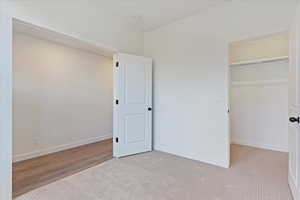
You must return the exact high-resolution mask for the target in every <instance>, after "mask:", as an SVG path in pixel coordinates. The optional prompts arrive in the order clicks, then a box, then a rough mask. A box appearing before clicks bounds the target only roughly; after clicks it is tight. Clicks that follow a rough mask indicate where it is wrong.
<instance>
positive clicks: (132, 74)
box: [113, 54, 152, 157]
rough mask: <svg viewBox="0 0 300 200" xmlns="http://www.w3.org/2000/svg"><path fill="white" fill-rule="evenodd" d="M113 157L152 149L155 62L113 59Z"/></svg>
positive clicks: (119, 56)
mask: <svg viewBox="0 0 300 200" xmlns="http://www.w3.org/2000/svg"><path fill="white" fill-rule="evenodd" d="M114 65H115V66H114V120H113V121H114V130H113V135H114V138H113V139H114V142H113V144H114V145H113V147H114V150H113V152H114V156H115V157H122V156H128V155H132V154H136V153H141V152H146V151H151V150H152V60H151V59H150V58H145V57H140V56H133V55H128V54H117V55H115V56H114Z"/></svg>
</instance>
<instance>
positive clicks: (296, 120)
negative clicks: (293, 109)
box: [290, 117, 300, 124]
mask: <svg viewBox="0 0 300 200" xmlns="http://www.w3.org/2000/svg"><path fill="white" fill-rule="evenodd" d="M290 122H292V123H295V122H297V123H298V124H299V123H300V117H297V118H296V117H291V118H290Z"/></svg>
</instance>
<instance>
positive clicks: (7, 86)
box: [0, 8, 119, 200]
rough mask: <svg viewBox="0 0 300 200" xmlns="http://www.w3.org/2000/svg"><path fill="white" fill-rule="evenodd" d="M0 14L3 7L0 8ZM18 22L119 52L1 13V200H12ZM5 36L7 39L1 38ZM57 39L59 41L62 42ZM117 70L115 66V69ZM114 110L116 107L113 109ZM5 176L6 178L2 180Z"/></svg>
mask: <svg viewBox="0 0 300 200" xmlns="http://www.w3.org/2000/svg"><path fill="white" fill-rule="evenodd" d="M0 11H2V10H1V8H0ZM15 23H24V24H25V25H26V26H28V27H29V28H33V29H35V30H37V31H42V32H43V33H45V34H49V35H47V36H51V35H52V36H55V35H56V36H58V37H60V38H59V39H60V40H63V39H64V38H65V39H67V38H68V39H69V40H70V41H68V43H67V44H69V45H71V46H76V45H78V46H80V45H85V46H81V47H82V48H83V49H84V48H91V49H92V50H94V51H99V52H102V53H103V56H111V57H112V58H113V55H115V54H117V53H118V52H119V51H118V50H117V49H113V48H110V47H106V46H105V45H99V44H96V45H95V44H93V43H92V42H90V41H89V40H85V39H82V38H78V37H76V36H74V35H70V34H66V33H61V32H58V31H56V30H54V29H53V28H49V27H47V26H43V25H38V24H34V23H31V22H28V21H24V20H23V19H20V18H17V17H13V16H10V15H6V14H2V12H0V30H1V32H0V34H1V37H0V43H1V45H0V56H1V57H2V55H4V57H5V58H7V59H0V68H1V70H0V93H1V95H0V177H1V178H0V200H12V164H13V159H12V155H13V153H12V148H13V145H12V144H13V141H12V136H13V131H12V129H13V120H12V119H13V118H12V115H13V112H12V102H13V93H12V91H13V71H12V69H13V51H12V49H13V32H14V24H15ZM3 35H4V37H2V36H3ZM59 39H58V40H59ZM113 68H114V67H113ZM112 110H113V108H112ZM2 177H4V178H2Z"/></svg>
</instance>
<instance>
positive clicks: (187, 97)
mask: <svg viewBox="0 0 300 200" xmlns="http://www.w3.org/2000/svg"><path fill="white" fill-rule="evenodd" d="M295 5H296V1H295V3H290V4H289V3H287V2H285V1H276V2H274V1H272V2H270V1H264V2H263V1H247V2H240V1H233V2H232V3H225V4H224V5H220V6H218V7H216V8H214V9H211V10H209V11H207V12H203V13H201V14H198V15H196V16H193V17H190V18H187V19H184V20H181V21H177V22H175V23H173V24H170V25H168V26H165V27H163V28H160V29H157V30H155V31H151V32H147V33H145V55H147V56H150V57H153V58H154V148H155V149H157V150H161V151H165V152H169V153H174V154H177V155H181V156H185V157H188V158H192V159H196V160H200V161H204V162H208V163H213V164H216V165H220V166H228V164H229V159H228V158H229V151H228V147H229V132H228V131H227V130H228V124H227V120H228V119H227V114H226V111H227V103H228V97H227V94H228V92H227V83H228V80H227V78H226V73H227V67H228V46H229V41H235V40H241V39H244V38H248V37H252V36H260V35H264V34H268V33H273V32H280V31H285V30H287V29H288V27H289V23H290V22H291V18H292V15H293V13H294V7H295Z"/></svg>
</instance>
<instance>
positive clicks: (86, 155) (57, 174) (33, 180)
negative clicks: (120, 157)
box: [13, 139, 112, 197]
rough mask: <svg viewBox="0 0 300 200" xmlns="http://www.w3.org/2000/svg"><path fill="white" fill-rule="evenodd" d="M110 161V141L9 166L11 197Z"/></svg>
mask: <svg viewBox="0 0 300 200" xmlns="http://www.w3.org/2000/svg"><path fill="white" fill-rule="evenodd" d="M111 158H112V139H108V140H104V141H101V142H97V143H93V144H88V145H83V146H80V147H76V148H73V149H68V150H65V151H61V152H57V153H53V154H49V155H45V156H41V157H37V158H33V159H30V160H25V161H20V162H16V163H14V164H13V196H14V197H16V196H19V195H21V194H24V193H26V192H29V191H31V190H34V189H36V188H38V187H41V186H44V185H46V184H49V183H51V182H54V181H56V180H58V179H61V178H64V177H66V176H69V175H73V174H75V173H77V172H79V171H82V170H85V169H87V168H90V167H93V166H96V165H98V164H100V163H102V162H104V161H106V160H109V159H111Z"/></svg>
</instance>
